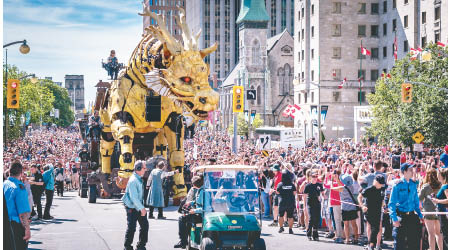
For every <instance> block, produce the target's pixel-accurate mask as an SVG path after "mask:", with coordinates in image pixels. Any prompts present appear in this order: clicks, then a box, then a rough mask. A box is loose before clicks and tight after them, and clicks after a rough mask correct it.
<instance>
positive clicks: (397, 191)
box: [388, 163, 423, 250]
mask: <svg viewBox="0 0 450 250" xmlns="http://www.w3.org/2000/svg"><path fill="white" fill-rule="evenodd" d="M413 168H414V165H413V164H408V163H403V164H402V165H401V167H400V170H401V172H402V174H403V178H402V179H401V180H400V181H399V182H398V183H397V184H395V185H394V186H393V187H392V192H391V198H390V200H389V205H388V207H389V215H390V217H391V219H392V221H393V225H394V230H393V233H392V236H393V237H394V250H400V249H401V250H403V249H419V242H420V237H421V232H422V230H421V227H420V220H423V215H422V213H421V212H420V208H419V195H418V194H417V184H416V183H415V182H414V181H413V180H411V178H412V176H413V174H414V171H413ZM419 219H420V220H419Z"/></svg>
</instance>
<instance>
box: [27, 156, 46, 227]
mask: <svg viewBox="0 0 450 250" xmlns="http://www.w3.org/2000/svg"><path fill="white" fill-rule="evenodd" d="M31 174H32V177H34V179H33V181H30V184H31V194H32V195H33V202H34V204H35V205H36V210H37V216H38V217H37V219H38V220H40V219H42V204H41V197H42V193H43V192H44V178H43V177H42V174H41V166H40V165H34V164H33V165H32V166H31ZM32 209H33V210H32V211H31V216H35V215H36V211H34V207H33V208H32Z"/></svg>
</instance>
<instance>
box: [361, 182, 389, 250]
mask: <svg viewBox="0 0 450 250" xmlns="http://www.w3.org/2000/svg"><path fill="white" fill-rule="evenodd" d="M385 184H386V181H385V179H384V176H383V175H381V174H379V175H377V176H375V180H374V181H373V185H372V186H371V187H368V188H366V189H364V190H363V191H362V192H361V193H360V194H359V196H358V201H359V204H360V206H361V207H362V210H363V212H364V216H365V218H366V220H367V222H368V223H369V226H370V227H368V229H370V231H368V233H369V235H370V239H369V249H375V246H376V247H380V244H381V231H382V230H381V229H382V226H381V212H382V211H381V207H382V205H383V200H384V188H383V187H384V185H385ZM363 197H364V198H365V199H366V203H365V204H364V203H363ZM377 249H378V248H377Z"/></svg>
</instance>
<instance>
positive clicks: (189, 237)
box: [186, 233, 197, 250]
mask: <svg viewBox="0 0 450 250" xmlns="http://www.w3.org/2000/svg"><path fill="white" fill-rule="evenodd" d="M186 250H197V248H193V247H192V246H191V233H188V239H187V245H186Z"/></svg>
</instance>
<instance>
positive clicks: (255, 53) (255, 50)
mask: <svg viewBox="0 0 450 250" xmlns="http://www.w3.org/2000/svg"><path fill="white" fill-rule="evenodd" d="M260 62H261V53H260V46H259V41H258V40H256V39H255V40H254V41H253V47H252V63H253V65H259V64H260Z"/></svg>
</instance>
